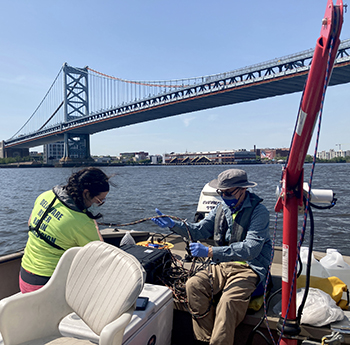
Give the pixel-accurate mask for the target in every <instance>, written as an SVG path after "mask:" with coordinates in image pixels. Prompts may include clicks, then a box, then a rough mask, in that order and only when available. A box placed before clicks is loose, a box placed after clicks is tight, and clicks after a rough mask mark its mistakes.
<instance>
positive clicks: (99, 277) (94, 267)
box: [66, 241, 146, 335]
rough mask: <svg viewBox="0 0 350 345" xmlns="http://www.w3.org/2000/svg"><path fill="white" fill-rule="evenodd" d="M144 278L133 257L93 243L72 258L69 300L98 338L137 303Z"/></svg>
mask: <svg viewBox="0 0 350 345" xmlns="http://www.w3.org/2000/svg"><path fill="white" fill-rule="evenodd" d="M145 278H146V273H145V271H144V269H143V267H142V266H141V264H140V263H139V261H138V260H137V259H136V258H135V257H134V256H132V255H130V254H128V253H126V252H124V251H123V250H121V249H120V248H117V247H114V246H111V245H106V243H103V242H99V241H95V242H91V243H89V244H87V245H86V246H85V247H83V248H82V249H80V250H79V251H78V253H77V254H76V256H75V257H74V259H73V262H72V264H71V267H70V270H69V273H68V277H67V283H66V301H67V303H68V305H69V306H70V307H71V308H72V309H73V310H74V311H75V312H76V314H78V315H79V316H80V317H81V318H82V319H83V320H84V322H85V323H86V324H87V325H88V326H89V327H90V328H91V329H92V330H93V331H94V332H95V333H96V334H98V335H99V334H100V333H101V330H102V329H103V327H104V326H106V325H107V324H109V323H110V322H112V321H113V320H115V319H116V318H118V317H119V316H120V315H121V314H122V313H124V312H125V311H127V310H128V309H129V308H130V307H132V306H133V305H134V304H135V302H136V299H137V297H138V296H139V294H140V293H141V291H142V288H143V285H144V282H145Z"/></svg>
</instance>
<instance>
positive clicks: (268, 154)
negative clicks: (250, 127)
mask: <svg viewBox="0 0 350 345" xmlns="http://www.w3.org/2000/svg"><path fill="white" fill-rule="evenodd" d="M288 154H289V149H287V148H279V149H270V148H265V149H257V150H256V155H257V156H259V157H261V158H267V159H271V160H272V159H275V158H276V157H288Z"/></svg>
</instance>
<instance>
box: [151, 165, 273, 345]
mask: <svg viewBox="0 0 350 345" xmlns="http://www.w3.org/2000/svg"><path fill="white" fill-rule="evenodd" d="M209 185H210V186H211V187H213V188H216V190H217V193H218V194H219V195H220V196H221V198H222V202H221V203H219V204H218V205H217V206H216V207H215V208H214V209H213V210H211V212H210V213H209V214H208V215H207V217H205V218H204V219H203V220H201V221H200V222H199V223H188V224H187V227H186V225H185V223H184V222H181V221H175V220H172V219H170V218H168V217H164V218H162V217H160V218H153V219H152V220H153V221H154V222H155V223H156V224H157V225H159V226H161V227H163V228H164V227H170V228H172V230H173V231H175V232H176V233H178V234H180V235H181V236H184V237H188V231H189V232H190V234H191V237H192V241H194V242H192V243H191V244H190V250H191V253H192V255H193V256H196V257H210V258H211V259H212V263H213V265H210V269H209V271H207V270H202V271H200V272H198V273H197V274H196V275H195V276H193V277H191V278H190V279H189V280H188V281H187V283H186V292H187V299H188V306H189V308H190V310H191V313H192V316H193V318H192V319H193V330H194V334H195V336H196V339H197V341H198V343H199V344H208V343H209V344H210V345H218V344H220V345H225V344H227V345H232V344H233V342H234V334H235V329H236V327H237V326H238V325H239V323H240V322H241V321H242V320H243V319H244V317H245V314H246V312H247V309H248V304H249V301H250V296H251V294H252V293H253V292H254V290H255V289H256V287H257V285H258V284H259V282H262V281H264V279H265V278H266V275H267V272H268V266H269V263H270V260H271V248H272V246H271V240H270V235H269V212H268V210H267V209H266V207H265V206H264V205H263V204H261V202H262V199H261V198H259V197H258V196H257V195H255V194H253V193H250V192H248V191H247V188H249V187H255V186H256V185H257V184H256V183H255V182H249V181H248V179H247V174H246V172H245V171H244V170H240V169H229V170H225V171H223V172H222V173H221V174H219V176H218V177H217V179H214V180H212V181H211V182H209ZM156 212H157V213H158V214H159V215H162V213H161V212H160V211H159V210H158V209H156ZM210 237H213V238H214V241H215V243H216V246H214V247H206V246H204V245H203V244H201V243H199V242H195V241H197V240H200V239H206V238H210ZM219 293H221V297H220V299H219V302H218V303H217V305H216V308H215V306H213V298H212V296H213V295H218V294H219Z"/></svg>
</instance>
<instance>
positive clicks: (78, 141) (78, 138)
mask: <svg viewBox="0 0 350 345" xmlns="http://www.w3.org/2000/svg"><path fill="white" fill-rule="evenodd" d="M92 162H94V160H93V159H92V157H91V156H90V137H89V134H78V135H77V134H70V133H65V134H64V154H63V157H62V158H61V159H60V163H61V164H71V163H92Z"/></svg>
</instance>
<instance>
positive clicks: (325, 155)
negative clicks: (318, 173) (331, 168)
mask: <svg viewBox="0 0 350 345" xmlns="http://www.w3.org/2000/svg"><path fill="white" fill-rule="evenodd" d="M349 156H350V150H346V151H343V150H338V151H335V150H333V149H330V150H329V151H320V152H317V154H316V157H317V158H319V159H332V158H336V157H343V158H345V157H349Z"/></svg>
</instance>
